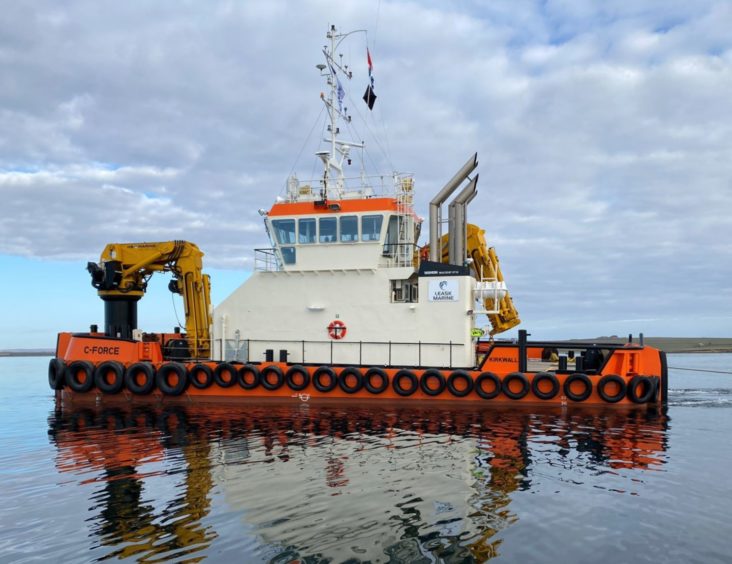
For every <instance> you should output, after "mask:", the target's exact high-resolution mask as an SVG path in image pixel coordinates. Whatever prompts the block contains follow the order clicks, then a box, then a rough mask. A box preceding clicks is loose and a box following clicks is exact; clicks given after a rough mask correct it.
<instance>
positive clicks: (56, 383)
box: [48, 358, 66, 390]
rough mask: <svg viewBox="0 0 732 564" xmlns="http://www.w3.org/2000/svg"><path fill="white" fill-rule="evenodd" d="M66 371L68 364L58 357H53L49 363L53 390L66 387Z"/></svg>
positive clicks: (49, 380)
mask: <svg viewBox="0 0 732 564" xmlns="http://www.w3.org/2000/svg"><path fill="white" fill-rule="evenodd" d="M64 372H66V365H65V364H64V361H63V360H61V359H58V358H52V359H51V361H50V362H49V363H48V385H49V386H51V389H52V390H61V389H63V387H64V382H65V381H66V380H65V378H64Z"/></svg>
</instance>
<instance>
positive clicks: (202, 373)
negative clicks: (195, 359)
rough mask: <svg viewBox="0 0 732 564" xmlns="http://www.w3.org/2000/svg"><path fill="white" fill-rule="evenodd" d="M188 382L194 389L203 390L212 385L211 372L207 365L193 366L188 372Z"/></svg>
mask: <svg viewBox="0 0 732 564" xmlns="http://www.w3.org/2000/svg"><path fill="white" fill-rule="evenodd" d="M188 381H189V382H190V383H191V386H193V387H194V388H198V389H199V390H205V389H206V388H208V387H210V386H211V384H213V370H211V367H210V366H209V365H208V364H203V363H198V364H195V365H194V366H193V368H191V369H190V370H189V371H188Z"/></svg>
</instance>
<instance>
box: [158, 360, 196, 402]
mask: <svg viewBox="0 0 732 564" xmlns="http://www.w3.org/2000/svg"><path fill="white" fill-rule="evenodd" d="M171 376H175V377H176V380H175V383H173V384H171V383H170V377H171ZM188 383H189V380H188V371H187V370H186V367H185V366H184V365H183V364H181V363H180V362H168V363H167V364H163V365H162V366H161V367H160V368H158V373H157V374H156V375H155V384H157V386H158V390H160V391H161V392H163V393H164V394H165V395H166V396H179V395H181V394H182V393H183V392H185V391H186V389H188Z"/></svg>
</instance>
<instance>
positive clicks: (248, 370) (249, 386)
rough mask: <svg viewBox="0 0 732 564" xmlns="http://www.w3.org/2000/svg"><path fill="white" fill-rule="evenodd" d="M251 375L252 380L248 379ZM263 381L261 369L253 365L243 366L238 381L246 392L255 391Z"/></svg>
mask: <svg viewBox="0 0 732 564" xmlns="http://www.w3.org/2000/svg"><path fill="white" fill-rule="evenodd" d="M248 374H251V375H252V379H251V380H249V379H248V378H247V375H248ZM261 379H262V374H261V373H260V372H259V368H257V367H256V366H255V365H253V364H245V365H244V366H242V367H241V368H240V369H239V370H238V372H237V377H236V380H237V382H239V386H241V387H242V388H243V389H245V390H253V389H254V388H256V387H257V386H259V382H260V381H261Z"/></svg>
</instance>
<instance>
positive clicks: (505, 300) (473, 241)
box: [440, 223, 521, 336]
mask: <svg viewBox="0 0 732 564" xmlns="http://www.w3.org/2000/svg"><path fill="white" fill-rule="evenodd" d="M449 237H450V235H449V233H448V234H445V235H443V236H442V238H441V240H440V247H441V251H442V255H441V256H442V262H443V263H447V262H448V260H449V259H448V255H449V251H448V249H449V240H450V239H449ZM465 250H466V252H467V256H468V257H469V258H471V259H472V261H469V262H470V266H471V268H472V270H473V275H474V276H475V278H476V279H477V280H479V281H480V280H489V281H493V282H497V283H502V282H504V278H503V273H502V272H501V267H500V264H499V261H498V255H496V251H495V249H494V248H493V247H489V246H488V243H487V242H486V240H485V230H483V229H481V228H480V227H478V226H477V225H473V224H472V223H468V224H467V238H466V243H465ZM486 295H487V297H486V298H484V300H483V304H484V306H485V309H486V310H487V311H494V312H496V313H488V314H486V315H487V316H488V321H490V324H491V332H490V335H491V336H493V335H496V334H498V333H503V332H504V331H508V330H509V329H511V328H513V327H516V325H518V324H520V323H521V319H520V318H519V315H518V311H517V310H516V307H515V306H514V305H513V300H512V299H511V295H510V294H509V293H508V291H507V290H506V291H505V293H501V294H492V293H491V292H486ZM501 296H502V297H501ZM496 302H498V303H496Z"/></svg>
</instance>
